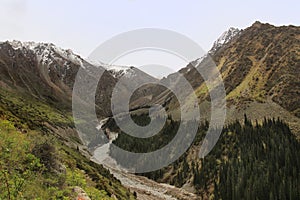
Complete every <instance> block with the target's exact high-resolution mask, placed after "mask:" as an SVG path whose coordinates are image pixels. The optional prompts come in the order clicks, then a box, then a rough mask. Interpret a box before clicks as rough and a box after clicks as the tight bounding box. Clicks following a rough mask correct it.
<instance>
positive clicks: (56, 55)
mask: <svg viewBox="0 0 300 200" xmlns="http://www.w3.org/2000/svg"><path fill="white" fill-rule="evenodd" d="M8 43H9V44H10V45H11V46H12V48H14V49H15V50H17V49H20V50H30V51H33V52H34V53H35V55H36V56H37V59H38V61H39V62H41V63H42V64H44V65H50V63H51V62H53V60H61V59H62V58H63V59H65V60H68V61H70V62H72V63H74V64H77V65H80V66H82V67H83V64H82V61H83V59H82V58H81V57H80V56H78V55H76V54H75V53H73V51H72V50H70V49H66V50H65V49H62V48H60V47H57V46H55V45H54V44H52V43H37V42H21V41H17V40H13V41H11V42H8Z"/></svg>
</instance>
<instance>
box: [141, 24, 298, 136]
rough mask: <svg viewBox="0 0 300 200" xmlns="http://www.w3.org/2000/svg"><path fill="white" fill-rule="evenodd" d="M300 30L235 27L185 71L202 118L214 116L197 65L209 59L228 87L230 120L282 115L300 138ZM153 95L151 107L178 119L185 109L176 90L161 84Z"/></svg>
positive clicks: (228, 116) (296, 28) (256, 26)
mask: <svg viewBox="0 0 300 200" xmlns="http://www.w3.org/2000/svg"><path fill="white" fill-rule="evenodd" d="M299 31H300V28H299V27H296V26H281V27H275V26H273V25H270V24H263V23H260V22H255V23H254V24H253V25H252V26H251V27H249V28H246V29H245V30H238V29H234V28H230V29H229V30H228V31H226V32H225V33H224V34H222V35H221V37H220V38H219V39H217V40H216V42H215V43H214V45H213V47H212V49H211V50H210V51H209V53H208V54H207V55H206V56H204V57H203V58H201V59H198V60H196V61H193V62H191V63H190V64H189V65H188V66H187V67H185V68H183V69H181V70H180V71H179V73H181V74H183V75H184V77H185V78H186V79H187V80H188V81H189V83H190V84H191V86H192V87H193V88H194V91H195V93H196V95H197V96H198V98H199V104H200V109H201V115H202V117H203V118H205V119H208V118H209V116H210V109H209V107H210V97H209V93H208V89H207V86H206V84H205V82H204V80H203V78H202V77H201V75H200V74H199V73H198V71H197V70H195V69H194V67H193V64H195V63H196V64H198V68H201V67H203V66H204V65H205V64H206V63H207V61H208V60H209V58H208V56H209V57H210V58H211V59H212V60H213V61H214V62H215V64H216V66H217V68H218V69H219V70H220V73H221V75H222V78H223V81H224V84H225V90H226V99H227V119H226V120H227V122H230V121H234V120H236V119H240V120H242V119H243V115H244V114H245V113H246V114H247V115H248V117H249V118H251V119H253V120H256V119H257V120H259V121H261V120H263V118H264V117H275V118H277V117H280V118H281V119H283V120H285V121H286V122H288V123H289V125H290V126H291V128H292V131H293V132H294V133H295V134H297V135H299V134H300V125H299V124H300V121H299V117H300V116H299V109H300V107H299V103H298V102H299V101H300V99H299V98H300V97H299V92H300V87H299V86H300V82H299V73H300V72H299V68H300V66H299V57H300V55H299V52H300V51H299V48H300V47H299V46H300V42H299V41H300V40H299ZM177 76H178V75H176V74H171V75H169V76H168V77H167V78H165V79H162V80H161V82H172V81H174V80H176V78H177ZM152 91H154V93H153V100H152V101H150V102H147V104H149V105H152V104H155V103H163V104H166V107H167V109H168V110H169V112H170V113H171V114H172V113H173V116H178V112H179V108H180V106H179V104H178V102H177V100H176V98H175V97H174V96H173V95H172V93H171V92H170V91H168V90H166V89H162V87H160V86H155V87H154V88H152ZM144 106H146V104H145V105H144Z"/></svg>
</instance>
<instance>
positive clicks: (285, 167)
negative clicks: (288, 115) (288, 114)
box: [115, 115, 300, 199]
mask: <svg viewBox="0 0 300 200" xmlns="http://www.w3.org/2000/svg"><path fill="white" fill-rule="evenodd" d="M139 120H142V117H140V118H139ZM169 120H170V119H169ZM170 121H171V122H172V124H173V127H176V126H178V124H179V122H175V121H172V120H170ZM207 128H208V123H205V124H202V125H201V126H200V128H199V131H198V134H197V135H196V138H195V140H194V143H193V145H192V147H191V148H190V150H189V151H188V152H187V153H185V154H184V155H182V156H181V157H180V158H179V159H178V160H177V161H176V162H174V163H173V164H171V165H170V166H168V167H165V168H163V169H160V170H157V171H154V172H151V173H146V174H142V175H144V176H147V177H148V178H151V179H153V180H155V181H159V182H167V183H170V184H173V185H175V186H178V187H181V186H183V185H184V184H185V183H186V182H187V181H190V180H192V184H193V185H194V187H195V189H196V190H197V194H198V195H199V196H201V197H202V198H204V199H299V198H300V192H299V191H300V156H299V155H300V143H299V141H297V140H296V138H295V136H294V135H293V134H292V133H291V131H290V129H289V127H288V126H287V125H286V124H285V123H283V122H282V121H281V120H279V119H277V120H275V119H265V120H264V121H263V122H262V124H258V122H256V123H255V124H253V123H252V122H251V121H250V120H249V119H248V118H247V116H246V115H245V116H244V124H241V123H240V122H238V121H236V122H233V123H231V124H229V125H228V126H226V127H225V128H224V129H223V130H222V134H221V136H220V138H219V140H218V142H217V144H216V146H215V147H214V149H213V150H212V151H211V152H210V153H209V155H207V156H206V157H205V158H204V159H195V160H192V159H193V157H191V152H192V151H193V150H192V149H197V147H198V146H199V145H200V144H201V141H202V140H203V137H204V135H205V133H206V130H207ZM168 134H169V135H168ZM174 134H176V130H175V129H172V128H171V129H163V131H162V132H161V133H159V134H158V135H159V137H162V138H164V139H166V141H169V140H168V139H172V138H173V137H174ZM151 139H152V138H150V141H144V140H143V139H137V138H132V137H130V136H128V135H126V134H124V133H121V135H120V136H119V138H118V139H117V140H116V142H115V144H117V145H120V146H121V147H122V148H129V149H130V150H131V151H132V150H135V151H141V150H142V151H143V152H148V151H152V150H153V148H155V147H160V146H161V145H164V144H165V143H163V142H160V140H158V139H156V142H155V141H154V140H151ZM148 142H149V143H148ZM152 142H153V143H155V144H151V143H152ZM142 144H144V145H142Z"/></svg>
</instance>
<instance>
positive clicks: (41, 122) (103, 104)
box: [0, 22, 300, 199]
mask: <svg viewBox="0 0 300 200" xmlns="http://www.w3.org/2000/svg"><path fill="white" fill-rule="evenodd" d="M209 59H212V60H213V61H214V62H215V65H216V67H217V68H218V70H219V71H220V73H221V76H222V78H223V81H224V86H225V91H226V104H227V105H226V108H227V117H226V124H225V127H224V129H223V130H222V134H221V137H220V140H219V141H218V143H217V145H216V147H215V148H214V149H213V150H212V152H211V153H210V154H209V155H208V156H207V157H205V158H204V159H199V158H198V157H197V156H198V152H199V148H200V146H201V144H202V142H203V138H204V136H205V131H206V130H207V128H208V125H209V122H208V119H209V117H210V112H211V109H210V106H211V99H210V95H209V92H208V89H207V85H206V83H205V81H204V79H203V77H201V75H200V74H199V72H198V71H197V70H196V69H194V67H193V66H196V67H199V68H200V67H203V66H206V64H207V61H208V60H209ZM94 68H97V69H98V70H100V71H101V72H103V75H102V77H101V79H100V80H97V82H98V86H97V92H96V94H95V108H96V112H97V117H98V119H99V120H106V121H105V122H106V123H104V124H103V125H102V126H101V128H103V130H104V131H105V133H106V134H107V135H109V134H110V133H117V134H118V138H116V140H115V141H113V143H114V144H116V145H117V146H119V147H121V148H124V149H127V150H129V151H133V152H149V151H153V150H155V149H157V148H161V147H163V146H165V145H166V144H168V142H170V141H171V140H172V139H173V138H174V136H175V135H176V131H177V130H178V127H179V123H180V120H178V119H179V118H180V114H181V113H180V106H186V107H188V106H191V105H189V102H188V101H187V102H186V105H179V102H178V100H177V98H176V96H175V95H174V94H173V93H172V92H171V91H170V90H169V89H168V88H165V87H163V86H161V85H157V84H154V83H167V85H168V84H171V83H173V82H174V81H176V79H177V78H178V75H177V74H170V75H169V76H168V77H166V78H163V79H161V80H157V79H156V78H153V77H152V76H150V75H148V74H146V73H144V72H143V71H141V70H139V69H137V68H135V67H132V66H131V67H125V66H114V65H108V64H104V63H101V62H93V61H89V60H85V59H83V58H81V57H80V56H78V55H76V54H75V53H73V52H72V51H71V50H64V49H61V48H59V47H57V46H55V45H54V44H48V43H35V42H20V41H11V42H9V41H7V42H2V43H0V137H1V138H0V148H1V149H2V151H1V153H0V158H1V162H0V180H1V181H2V183H5V184H2V185H1V186H0V199H20V198H24V199H29V198H32V199H36V198H40V199H65V198H67V199H76V198H77V199H79V198H80V199H89V198H91V199H136V198H138V199H164V198H170V199H172V198H173V199H255V196H257V197H259V198H260V199H297V198H299V197H300V193H299V191H300V188H299V185H300V184H299V182H300V173H299V172H300V161H299V155H300V154H299V153H300V152H299V138H300V107H299V106H300V27H297V26H281V27H276V26H273V25H270V24H263V23H260V22H255V23H254V24H253V25H252V26H250V27H249V28H246V29H244V30H238V29H235V28H230V29H229V30H228V31H226V32H225V33H224V34H222V35H221V37H220V38H219V39H217V40H216V42H215V43H214V44H213V47H212V48H211V50H210V51H209V52H208V53H207V54H206V55H205V56H204V57H202V58H199V59H197V60H195V61H192V62H191V63H190V64H188V65H187V66H186V67H184V68H182V69H181V70H180V71H179V73H180V74H182V75H183V76H184V77H185V78H186V79H187V80H188V81H189V83H190V84H191V86H192V87H193V89H194V91H195V94H196V96H197V98H198V102H199V106H200V111H201V121H200V122H199V123H200V128H199V130H198V132H197V135H196V138H195V140H194V142H193V144H192V145H191V147H190V148H189V149H188V151H187V152H186V153H185V154H184V155H182V156H181V157H180V158H179V159H178V160H177V161H176V162H175V163H173V164H171V165H169V166H167V167H165V168H163V169H161V170H158V171H154V172H150V173H145V174H138V175H134V174H130V175H126V174H124V172H123V171H122V172H114V171H109V170H108V169H106V168H104V167H103V166H102V165H99V164H96V163H94V162H92V161H91V160H90V159H91V157H92V156H93V151H94V150H95V149H96V148H98V147H99V145H100V144H99V142H98V140H97V137H99V136H91V138H89V141H82V138H80V135H79V134H78V132H77V131H76V128H75V124H74V119H73V116H72V91H73V86H74V82H75V79H76V75H77V72H78V71H79V69H83V70H86V71H92V69H94ZM90 78H91V79H93V80H94V79H95V77H93V76H90ZM119 80H123V81H124V83H133V84H139V83H140V82H143V81H147V82H153V84H148V85H144V86H142V87H140V88H139V89H138V90H136V91H135V92H134V93H133V95H132V96H131V101H130V109H131V114H132V118H133V119H134V121H135V122H138V124H140V125H147V124H148V123H149V117H148V111H149V107H151V106H152V105H154V104H160V105H162V106H163V107H165V109H166V110H167V113H168V119H167V123H166V124H167V125H165V127H164V128H163V129H162V130H161V132H160V133H159V134H158V135H157V136H156V137H155V136H153V137H151V138H149V140H147V139H139V138H134V137H131V136H129V135H127V134H126V133H124V132H122V131H121V130H120V129H119V128H118V127H117V126H116V124H115V123H114V120H113V118H112V112H111V96H112V92H113V90H114V89H115V86H116V84H117V83H118V81H119ZM130 91H131V88H130V87H128V86H127V85H126V84H124V85H121V86H120V88H119V92H120V93H119V95H120V96H122V95H124V94H128V93H130ZM183 92H184V91H183ZM188 95H189V94H187V96H188ZM95 128H96V127H95ZM113 153H114V152H113V151H111V152H110V154H111V155H110V156H111V157H112V158H113V156H114V155H113ZM124 159H125V161H126V158H124ZM251 163H252V164H251ZM111 173H113V174H115V177H117V178H119V179H122V177H123V179H124V177H125V178H126V179H128V180H127V182H130V183H132V182H131V181H133V180H134V181H136V180H139V182H134V181H133V183H137V185H138V186H134V185H133V186H131V185H130V186H129V185H128V184H127V185H126V187H125V186H124V185H122V184H123V183H121V182H120V181H119V180H117V179H116V178H115V177H114V176H113V175H112V174H111ZM262 174H264V175H266V176H265V177H264V176H262ZM145 177H148V178H149V179H152V180H154V181H156V182H154V181H153V182H152V181H151V180H148V179H146V178H145ZM243 180H244V181H243ZM273 180H274V183H272V182H273ZM143 181H144V182H145V183H146V182H147V183H148V184H149V185H152V187H153V188H156V189H155V191H154V192H153V191H152V193H151V191H146V190H149V188H151V187H150V186H149V185H147V187H141V185H142V186H144V185H143ZM157 182H159V183H161V185H160V184H159V183H157ZM163 184H170V185H174V187H173V186H166V185H163ZM175 186H176V187H175ZM160 187H161V188H164V191H161V190H159V189H157V188H160ZM32 188H35V189H32ZM141 188H147V189H141ZM157 191H159V192H157ZM241 191H243V192H241ZM267 191H268V192H267ZM157 193H159V194H160V195H158V194H157ZM155 194H156V195H158V196H155ZM88 196H89V197H88Z"/></svg>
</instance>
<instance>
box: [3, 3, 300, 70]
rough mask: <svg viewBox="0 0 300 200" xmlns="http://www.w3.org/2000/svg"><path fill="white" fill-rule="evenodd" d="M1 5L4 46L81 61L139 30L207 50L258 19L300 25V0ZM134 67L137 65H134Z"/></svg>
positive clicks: (273, 22) (278, 23) (280, 23)
mask: <svg viewBox="0 0 300 200" xmlns="http://www.w3.org/2000/svg"><path fill="white" fill-rule="evenodd" d="M0 2H1V4H0V27H1V31H0V41H6V40H13V39H16V40H21V41H36V42H51V43H54V44H56V45H57V46H60V47H62V48H67V49H72V50H73V51H74V52H76V53H78V54H79V55H81V56H82V57H83V58H85V57H88V55H89V54H90V53H91V52H92V51H93V50H94V49H95V48H96V47H97V46H98V45H99V44H101V43H102V42H104V41H106V40H107V39H110V38H111V37H112V36H114V35H117V34H120V33H122V32H126V31H130V30H134V29H138V28H161V29H169V30H173V31H176V32H178V33H181V34H184V35H186V36H188V37H189V38H191V39H192V40H194V41H196V42H197V43H198V44H199V45H200V46H201V47H202V48H203V49H204V50H206V51H207V50H209V49H210V47H211V46H212V43H213V42H214V41H215V40H216V39H217V38H218V37H219V36H220V35H221V34H222V33H223V32H224V31H226V30H227V29H228V28H230V27H237V28H246V27H248V26H250V25H251V24H252V23H253V22H255V21H256V20H259V21H261V22H268V23H271V24H274V25H289V24H293V25H297V26H299V25H300V14H299V9H300V1H299V0H294V1H293V0H286V1H277V0H273V1H272V0H266V1H263V0H252V1H240V0H239V1H232V0H231V1H221V0H219V1H216V0H207V1H200V0H190V1H189V0H187V1H182V0H118V1H117V0H105V1H104V0H86V1H83V0H51V1H50V0H49V1H42V0H0ZM126 62H127V61H126ZM173 63H174V62H173ZM118 64H119V63H118ZM120 64H121V63H120ZM124 64H129V63H124ZM130 64H131V65H135V63H134V62H133V63H130ZM137 65H141V63H137ZM179 65H180V66H179ZM181 65H182V63H179V64H178V66H176V67H174V69H175V68H176V69H177V68H178V67H183V66H181Z"/></svg>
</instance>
